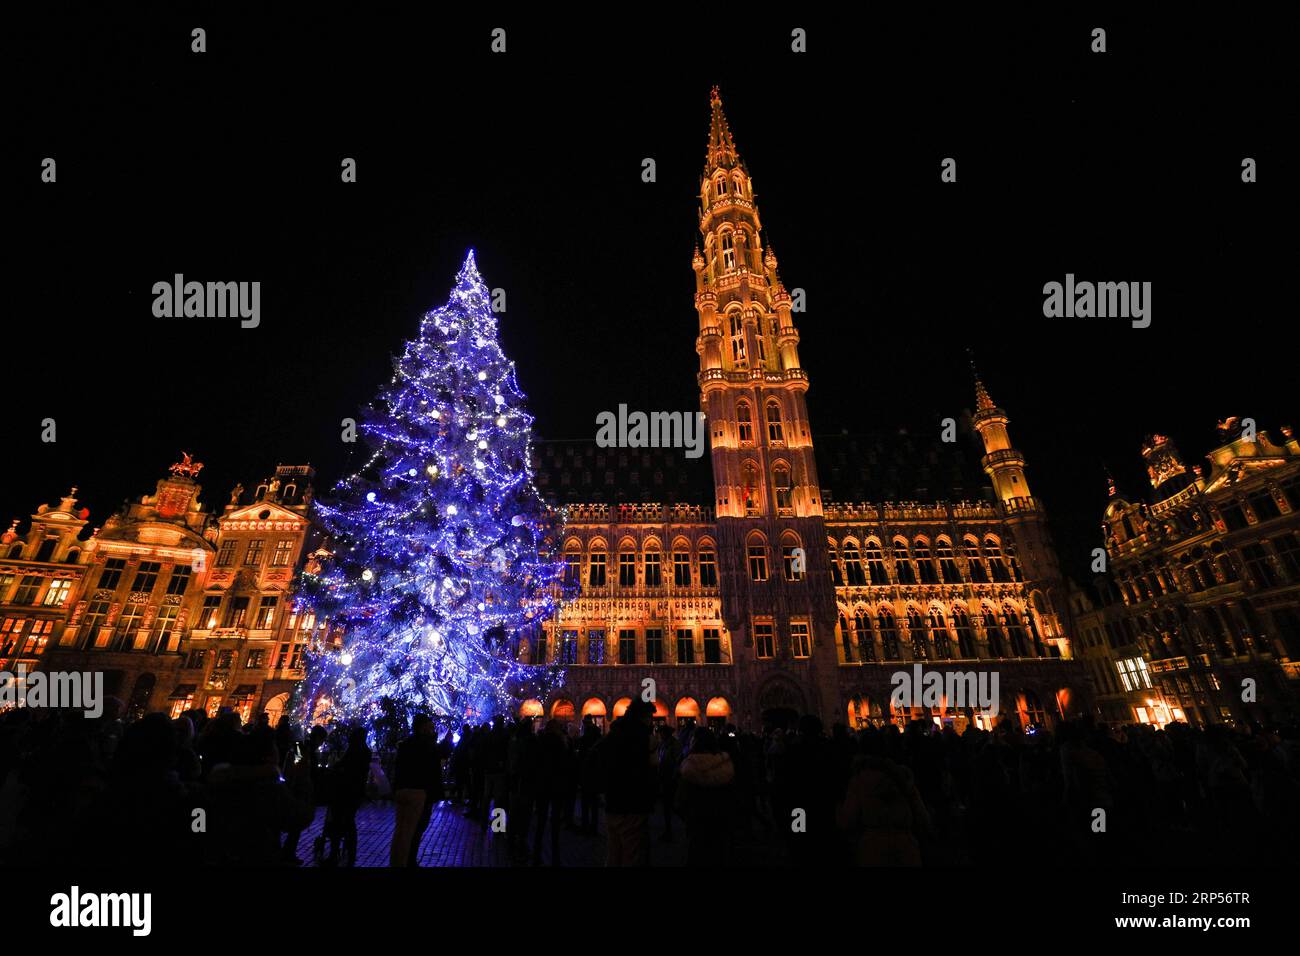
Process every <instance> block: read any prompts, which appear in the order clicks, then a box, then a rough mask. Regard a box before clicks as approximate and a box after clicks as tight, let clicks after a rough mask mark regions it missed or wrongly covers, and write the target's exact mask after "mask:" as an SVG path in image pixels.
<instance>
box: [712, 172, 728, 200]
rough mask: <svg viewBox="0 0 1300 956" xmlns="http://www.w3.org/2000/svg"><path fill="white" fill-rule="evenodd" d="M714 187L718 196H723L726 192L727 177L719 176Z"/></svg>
mask: <svg viewBox="0 0 1300 956" xmlns="http://www.w3.org/2000/svg"><path fill="white" fill-rule="evenodd" d="M714 188H715V189H716V190H717V193H718V196H720V197H721V196H725V195H726V194H727V177H726V176H725V175H722V176H719V177H718V179H717V183H716V185H715V186H714Z"/></svg>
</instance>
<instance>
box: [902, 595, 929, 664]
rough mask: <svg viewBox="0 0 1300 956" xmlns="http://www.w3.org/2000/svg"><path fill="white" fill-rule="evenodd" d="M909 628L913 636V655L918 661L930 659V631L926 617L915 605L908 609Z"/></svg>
mask: <svg viewBox="0 0 1300 956" xmlns="http://www.w3.org/2000/svg"><path fill="white" fill-rule="evenodd" d="M907 630H908V635H909V636H910V637H911V638H912V656H913V657H915V658H916V659H917V660H918V661H924V660H929V659H930V656H931V655H930V631H929V629H928V628H927V627H926V626H925V619H924V618H923V617H921V612H920V611H918V610H917V609H916V608H915V607H909V608H908V609H907Z"/></svg>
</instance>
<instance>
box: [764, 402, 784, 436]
mask: <svg viewBox="0 0 1300 956" xmlns="http://www.w3.org/2000/svg"><path fill="white" fill-rule="evenodd" d="M767 440H768V441H769V442H771V443H772V444H776V443H778V442H783V441H785V432H784V430H782V428H781V406H780V405H779V404H777V402H776V401H770V402H768V403H767Z"/></svg>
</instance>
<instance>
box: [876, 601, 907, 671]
mask: <svg viewBox="0 0 1300 956" xmlns="http://www.w3.org/2000/svg"><path fill="white" fill-rule="evenodd" d="M876 623H877V624H878V625H879V627H880V646H881V648H882V650H883V651H884V654H885V660H887V661H896V660H901V659H902V656H903V655H902V654H901V653H900V652H899V647H898V625H897V624H896V623H895V621H894V612H893V611H891V610H890V609H889V608H887V607H882V608H881V609H880V613H879V614H878V615H877V616H876Z"/></svg>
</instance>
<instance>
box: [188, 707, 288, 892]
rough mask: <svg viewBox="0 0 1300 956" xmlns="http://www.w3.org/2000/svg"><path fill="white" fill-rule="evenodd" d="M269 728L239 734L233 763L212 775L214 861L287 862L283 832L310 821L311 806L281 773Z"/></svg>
mask: <svg viewBox="0 0 1300 956" xmlns="http://www.w3.org/2000/svg"><path fill="white" fill-rule="evenodd" d="M279 763H280V761H279V755H278V754H277V753H276V750H275V741H274V740H273V739H272V735H271V731H270V730H255V731H254V732H253V733H251V734H247V735H244V734H239V733H236V734H235V738H234V746H233V747H232V753H231V760H230V762H229V763H223V764H218V765H217V766H215V767H213V769H212V770H211V772H210V773H209V775H208V807H209V811H208V836H207V838H206V839H205V840H204V841H203V842H204V846H205V847H207V848H208V855H209V860H210V861H211V862H214V863H218V864H221V865H238V866H273V865H276V864H279V863H282V862H283V859H284V858H283V856H282V855H281V849H280V834H281V833H284V832H286V831H292V830H295V829H298V830H301V829H302V828H303V827H305V826H306V825H307V824H308V823H309V822H310V821H311V805H310V804H309V803H307V802H305V801H303V800H299V799H298V798H296V797H294V795H293V794H292V793H290V792H289V788H288V787H287V786H286V785H285V782H284V779H283V778H282V777H281V776H280V766H279Z"/></svg>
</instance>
